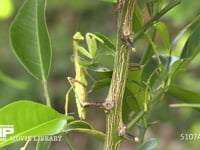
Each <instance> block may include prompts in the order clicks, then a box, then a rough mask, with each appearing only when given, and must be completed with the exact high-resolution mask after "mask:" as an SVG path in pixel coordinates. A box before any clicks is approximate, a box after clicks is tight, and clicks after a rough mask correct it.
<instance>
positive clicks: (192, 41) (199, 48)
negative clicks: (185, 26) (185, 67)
mask: <svg viewBox="0 0 200 150" xmlns="http://www.w3.org/2000/svg"><path fill="white" fill-rule="evenodd" d="M199 41H200V24H199V25H198V26H197V27H196V28H195V29H194V31H193V32H192V34H191V35H190V37H189V38H188V40H187V42H186V44H185V46H184V48H183V50H182V53H181V56H180V58H181V59H189V61H191V60H192V59H193V58H194V57H195V56H196V55H197V54H198V53H199V52H200V42H199Z"/></svg>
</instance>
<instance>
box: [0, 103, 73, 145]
mask: <svg viewBox="0 0 200 150" xmlns="http://www.w3.org/2000/svg"><path fill="white" fill-rule="evenodd" d="M69 119H73V117H70V116H65V115H63V114H60V113H58V112H57V111H55V110H54V109H52V108H50V107H48V106H45V105H42V104H39V103H35V102H31V101H17V102H14V103H11V104H9V105H7V106H5V107H3V108H1V109H0V124H1V125H13V126H14V134H11V135H7V137H6V140H5V141H0V147H3V146H6V145H9V144H12V143H15V142H17V141H16V140H15V139H13V138H11V137H18V138H20V137H25V136H26V137H27V136H29V137H35V136H43V135H54V134H57V133H59V132H61V131H62V130H63V128H64V125H65V124H66V121H67V120H69Z"/></svg>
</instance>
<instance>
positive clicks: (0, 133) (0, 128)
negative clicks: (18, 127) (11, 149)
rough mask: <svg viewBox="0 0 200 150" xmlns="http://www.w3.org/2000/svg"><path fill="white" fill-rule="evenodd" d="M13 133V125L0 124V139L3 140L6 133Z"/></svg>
mask: <svg viewBox="0 0 200 150" xmlns="http://www.w3.org/2000/svg"><path fill="white" fill-rule="evenodd" d="M13 133H14V125H0V141H5V140H6V137H7V135H9V134H13Z"/></svg>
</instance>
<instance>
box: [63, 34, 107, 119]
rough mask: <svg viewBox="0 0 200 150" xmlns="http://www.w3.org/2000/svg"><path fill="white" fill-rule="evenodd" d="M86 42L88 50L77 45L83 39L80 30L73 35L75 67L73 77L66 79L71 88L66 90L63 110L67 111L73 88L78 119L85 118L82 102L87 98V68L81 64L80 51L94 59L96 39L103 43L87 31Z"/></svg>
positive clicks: (88, 57)
mask: <svg viewBox="0 0 200 150" xmlns="http://www.w3.org/2000/svg"><path fill="white" fill-rule="evenodd" d="M85 38H86V44H87V47H88V50H86V49H85V48H84V47H82V46H81V45H79V42H81V41H84V37H83V36H82V35H81V33H80V32H76V33H75V34H74V36H73V55H74V67H75V78H72V77H68V81H69V83H70V84H71V88H70V89H69V90H68V92H67V94H66V106H65V112H66V113H67V112H68V97H69V93H70V91H71V90H72V89H73V91H74V93H75V99H76V104H77V110H78V116H79V118H80V119H85V115H86V112H85V109H84V107H83V106H84V103H85V102H86V100H87V90H86V87H87V80H86V74H85V70H86V69H87V68H86V67H84V66H83V65H82V64H81V57H80V53H81V54H82V55H83V56H84V57H86V58H87V59H90V60H91V62H92V61H93V60H94V58H95V56H96V52H97V41H98V42H100V43H104V41H103V40H102V39H101V38H99V37H97V36H96V35H95V34H92V33H87V34H86V36H85Z"/></svg>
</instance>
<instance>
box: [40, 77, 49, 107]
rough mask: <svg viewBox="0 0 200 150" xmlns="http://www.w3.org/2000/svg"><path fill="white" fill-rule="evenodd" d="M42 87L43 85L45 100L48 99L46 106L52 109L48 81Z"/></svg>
mask: <svg viewBox="0 0 200 150" xmlns="http://www.w3.org/2000/svg"><path fill="white" fill-rule="evenodd" d="M42 85H43V88H44V96H45V99H46V104H47V106H49V107H51V101H50V98H49V92H48V88H47V81H46V80H44V81H43V82H42Z"/></svg>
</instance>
